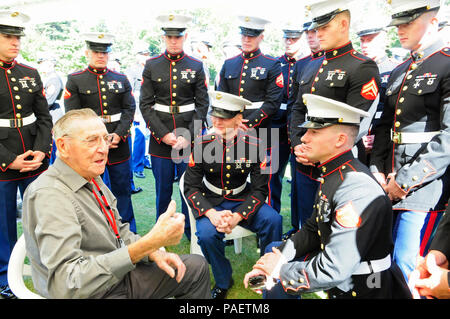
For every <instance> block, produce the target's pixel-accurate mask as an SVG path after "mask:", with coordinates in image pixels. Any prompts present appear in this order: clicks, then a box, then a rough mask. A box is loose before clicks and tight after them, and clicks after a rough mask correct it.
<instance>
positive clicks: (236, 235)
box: [179, 173, 255, 256]
mask: <svg viewBox="0 0 450 319" xmlns="http://www.w3.org/2000/svg"><path fill="white" fill-rule="evenodd" d="M179 188H180V192H181V196H182V197H183V200H184V202H185V203H186V206H187V208H188V211H189V221H190V225H191V254H197V255H202V256H203V254H202V250H201V248H200V245H199V244H198V238H197V235H196V234H195V233H196V232H197V224H196V221H195V218H194V215H193V214H192V210H191V208H190V206H189V204H188V202H187V200H186V197H185V196H184V173H183V175H182V176H181V178H180V182H179ZM251 235H255V233H254V232H252V231H250V230H248V229H246V228H244V227H241V226H239V225H238V226H236V227H235V228H234V229H233V231H232V232H231V233H230V234H225V240H234V252H235V253H236V254H240V253H241V252H242V238H243V237H247V236H251Z"/></svg>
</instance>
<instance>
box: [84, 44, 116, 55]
mask: <svg viewBox="0 0 450 319" xmlns="http://www.w3.org/2000/svg"><path fill="white" fill-rule="evenodd" d="M86 44H87V47H88V49H89V50H92V51H95V52H103V53H109V52H111V46H112V43H97V42H91V41H86Z"/></svg>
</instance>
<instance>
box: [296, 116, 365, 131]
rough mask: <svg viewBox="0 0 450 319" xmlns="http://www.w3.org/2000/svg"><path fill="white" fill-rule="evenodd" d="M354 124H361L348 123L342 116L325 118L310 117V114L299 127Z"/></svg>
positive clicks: (315, 127) (314, 127) (313, 127)
mask: <svg viewBox="0 0 450 319" xmlns="http://www.w3.org/2000/svg"><path fill="white" fill-rule="evenodd" d="M336 124H339V125H352V126H359V124H356V123H346V122H344V121H343V119H340V118H323V117H310V116H308V120H307V121H306V122H304V123H303V124H301V125H299V126H298V127H302V128H306V129H308V128H312V129H321V128H325V127H328V126H331V125H336Z"/></svg>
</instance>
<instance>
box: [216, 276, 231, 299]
mask: <svg viewBox="0 0 450 319" xmlns="http://www.w3.org/2000/svg"><path fill="white" fill-rule="evenodd" d="M233 285H234V280H233V278H231V284H230V286H229V287H228V289H224V288H219V287H217V286H214V288H213V289H212V290H211V298H212V299H225V298H226V297H227V294H228V290H230V288H231V287H233Z"/></svg>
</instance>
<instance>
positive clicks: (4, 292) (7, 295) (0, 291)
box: [0, 286, 17, 299]
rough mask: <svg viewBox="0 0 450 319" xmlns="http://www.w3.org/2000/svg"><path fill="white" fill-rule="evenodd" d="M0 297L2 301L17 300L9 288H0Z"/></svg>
mask: <svg viewBox="0 0 450 319" xmlns="http://www.w3.org/2000/svg"><path fill="white" fill-rule="evenodd" d="M0 296H1V297H2V298H3V299H17V297H16V295H15V294H13V292H12V291H11V289H9V286H2V287H0Z"/></svg>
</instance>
